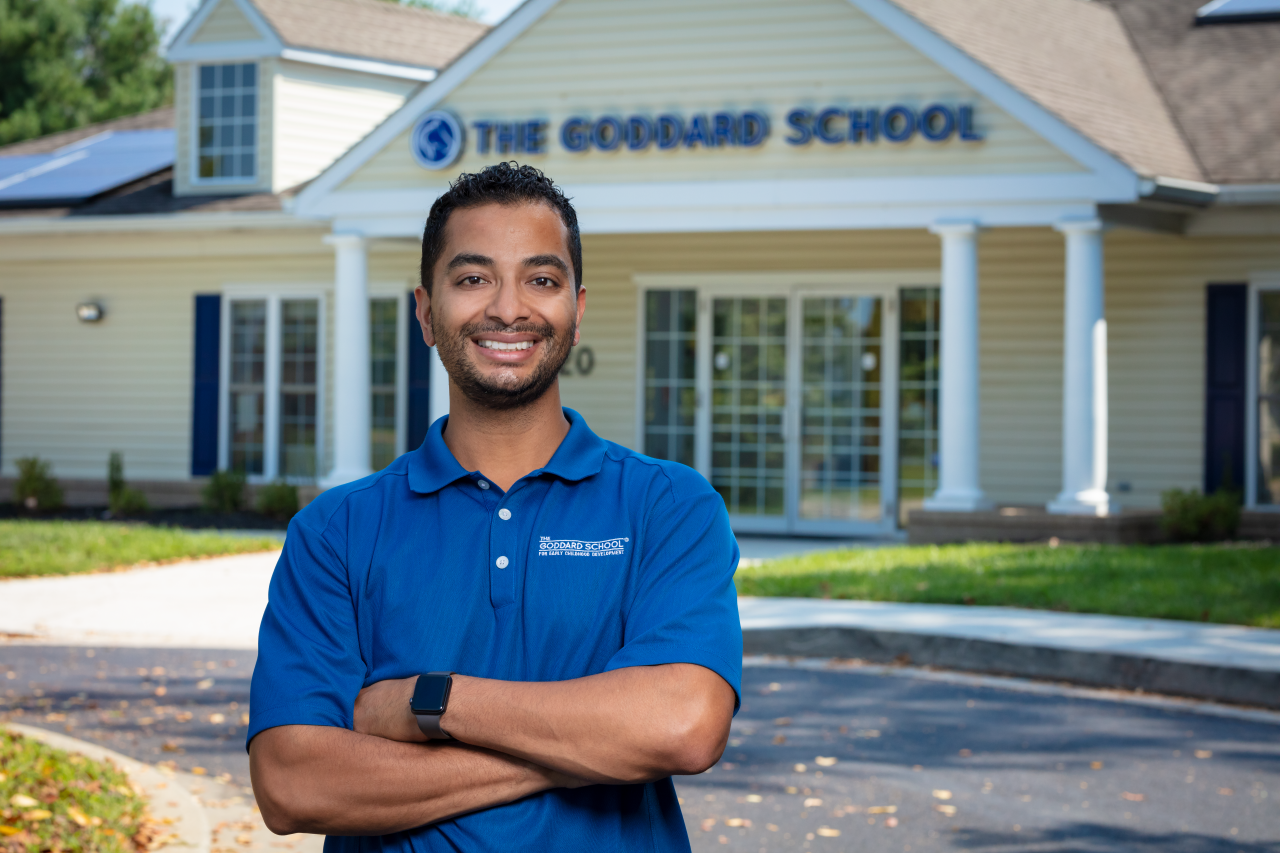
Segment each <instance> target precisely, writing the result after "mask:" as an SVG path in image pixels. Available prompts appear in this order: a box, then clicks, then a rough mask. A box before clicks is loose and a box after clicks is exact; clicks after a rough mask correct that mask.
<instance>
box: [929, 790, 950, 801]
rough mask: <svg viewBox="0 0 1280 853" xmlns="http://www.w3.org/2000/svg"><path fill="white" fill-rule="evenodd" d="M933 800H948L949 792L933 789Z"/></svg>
mask: <svg viewBox="0 0 1280 853" xmlns="http://www.w3.org/2000/svg"><path fill="white" fill-rule="evenodd" d="M933 798H934V799H935V800H949V799H951V792H950V791H947V790H944V789H942V788H935V789H934V791H933Z"/></svg>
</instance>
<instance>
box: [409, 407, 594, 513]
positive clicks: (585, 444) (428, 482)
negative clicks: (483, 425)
mask: <svg viewBox="0 0 1280 853" xmlns="http://www.w3.org/2000/svg"><path fill="white" fill-rule="evenodd" d="M562 411H563V412H564V417H565V420H567V421H568V422H569V432H568V434H567V435H566V436H565V437H564V440H563V441H561V442H560V446H559V447H558V448H556V452H555V453H554V454H553V455H552V457H551V461H550V462H548V463H547V464H546V465H545V466H543V468H542V471H541V473H544V474H554V475H555V476H557V477H560V478H561V479H564V480H574V481H576V480H583V479H586V478H587V477H590V476H591V475H593V474H598V473H600V469H601V467H603V465H604V452H605V443H604V440H603V439H601V438H600V437H599V436H597V435H596V434H595V433H594V432H592V431H591V428H590V427H588V426H587V422H586V421H585V420H584V419H583V417H582V415H580V414H578V413H577V412H575V411H574V410H573V409H570V408H564V409H563V410H562ZM448 421H449V416H448V415H445V416H444V417H442V418H437V419H436V422H435V423H433V424H432V425H431V428H430V429H429V430H427V438H426V440H425V441H423V442H422V446H421V447H419V448H418V449H417V450H415V451H413V453H412V454H410V456H409V488H411V489H413V490H414V491H415V492H418V493H419V494H424V495H425V494H430V493H431V492H437V491H439V490H440V489H443V488H444V487H445V486H447V485H449V484H450V483H454V482H456V481H458V480H461V479H464V478H466V477H470V476H471V472H470V471H467V470H466V469H465V468H463V467H462V466H461V465H460V464H458V460H457V459H456V458H454V455H453V451H451V450H450V449H449V446H448V445H447V444H445V443H444V428H445V425H446V424H447V423H448Z"/></svg>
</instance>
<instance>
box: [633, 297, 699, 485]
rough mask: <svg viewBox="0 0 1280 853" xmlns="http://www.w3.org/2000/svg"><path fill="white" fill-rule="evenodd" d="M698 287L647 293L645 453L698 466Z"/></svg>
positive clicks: (657, 457)
mask: <svg viewBox="0 0 1280 853" xmlns="http://www.w3.org/2000/svg"><path fill="white" fill-rule="evenodd" d="M697 303H698V294H697V291H694V290H651V291H649V292H648V293H647V294H646V295H645V337H644V350H645V367H644V452H645V454H646V455H648V456H652V457H654V458H656V459H670V460H673V461H675V462H682V463H684V464H685V465H688V466H690V467H693V465H694V458H693V454H694V416H695V413H696V409H697V389H696V388H695V373H694V371H695V363H694V353H695V352H696V350H697V334H696V330H697V321H698V316H697Z"/></svg>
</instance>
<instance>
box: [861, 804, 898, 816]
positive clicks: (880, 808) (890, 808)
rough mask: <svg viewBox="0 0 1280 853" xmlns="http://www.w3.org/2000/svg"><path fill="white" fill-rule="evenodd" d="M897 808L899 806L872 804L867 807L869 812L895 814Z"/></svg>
mask: <svg viewBox="0 0 1280 853" xmlns="http://www.w3.org/2000/svg"><path fill="white" fill-rule="evenodd" d="M897 810H898V807H897V806H872V807H871V808H869V809H867V814H893V813H894V812H896V811H897Z"/></svg>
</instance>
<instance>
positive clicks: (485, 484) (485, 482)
mask: <svg viewBox="0 0 1280 853" xmlns="http://www.w3.org/2000/svg"><path fill="white" fill-rule="evenodd" d="M476 485H477V486H479V487H480V488H482V489H487V488H489V481H488V480H476Z"/></svg>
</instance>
